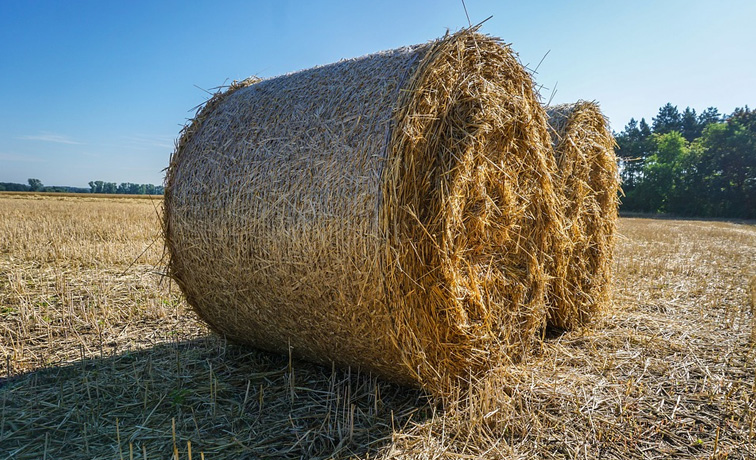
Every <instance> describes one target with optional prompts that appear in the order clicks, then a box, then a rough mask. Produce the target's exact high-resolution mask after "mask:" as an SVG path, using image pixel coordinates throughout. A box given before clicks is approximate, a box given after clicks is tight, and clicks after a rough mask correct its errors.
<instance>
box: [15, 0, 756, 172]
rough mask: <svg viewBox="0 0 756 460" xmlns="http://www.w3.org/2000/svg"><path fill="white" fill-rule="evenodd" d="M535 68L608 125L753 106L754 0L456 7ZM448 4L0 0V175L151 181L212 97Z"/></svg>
mask: <svg viewBox="0 0 756 460" xmlns="http://www.w3.org/2000/svg"><path fill="white" fill-rule="evenodd" d="M466 4H467V9H468V12H469V14H470V19H471V20H472V22H473V23H477V22H480V21H482V20H483V19H485V18H487V17H488V16H491V15H493V18H492V19H490V20H489V21H488V22H486V23H485V25H484V26H483V29H482V32H484V33H487V34H490V35H495V36H499V37H501V38H503V39H504V40H505V41H506V42H509V43H511V44H512V47H513V49H514V50H515V51H517V52H518V53H519V55H520V59H521V60H522V62H523V63H524V64H528V65H529V66H530V67H531V68H534V67H535V66H536V65H537V64H538V63H539V61H541V59H542V58H543V57H544V55H546V54H547V53H548V55H547V56H546V58H545V59H544V61H543V63H542V64H541V65H540V67H539V68H538V73H537V75H536V80H537V82H538V84H540V85H543V87H544V88H543V90H542V94H543V97H544V99H546V100H548V99H549V98H551V97H552V93H554V89H555V88H556V92H555V93H554V94H553V101H554V102H572V101H575V100H577V99H589V100H597V101H598V102H600V103H601V106H602V108H603V110H604V112H605V113H606V115H607V116H608V117H609V118H610V120H611V123H612V127H613V128H614V129H615V130H618V131H619V130H621V129H622V127H623V126H624V125H625V124H626V123H627V121H628V120H629V119H630V117H636V118H640V117H646V118H647V119H649V121H650V119H651V117H653V116H654V115H655V114H656V112H657V110H658V108H659V107H660V106H662V105H663V104H665V103H666V102H672V104H675V105H677V106H679V107H680V108H681V109H682V108H684V107H685V106H691V107H693V108H695V109H696V110H697V111H701V110H703V109H705V108H706V107H709V106H715V107H717V108H719V109H720V111H721V112H723V113H729V112H731V111H732V110H733V109H734V108H735V107H741V106H744V105H746V104H748V105H749V106H751V107H753V106H756V45H754V43H756V28H755V27H753V23H754V20H756V2H754V1H751V0H743V1H735V0H729V1H728V0H722V1H719V2H713V1H696V0H688V1H676V0H666V1H664V0H658V1H650V0H649V1H646V0H636V1H634V2H617V1H579V0H574V1H568V0H563V1H529V2H526V1H518V2H514V1H484V0H466ZM466 25H467V19H466V17H465V13H464V10H463V8H462V3H461V1H460V0H437V1H411V0H404V1H395V0H387V1H364V2H362V1H360V2H358V1H321V2H317V1H288V2H287V1H272V0H271V1H268V0H260V1H237V2H222V1H217V2H209V1H208V2H200V1H194V2H193V1H175V2H170V1H166V2H161V1H156V0H153V1H135V0H131V1H128V2H116V1H104V0H99V1H77V0H60V1H32V0H0V182H26V179H27V178H29V177H35V178H39V179H41V180H42V182H43V183H45V184H46V185H74V186H86V184H87V182H88V181H89V180H95V179H99V180H105V181H111V182H119V183H120V182H138V183H154V184H159V183H162V179H163V172H162V170H163V168H165V167H166V166H167V163H168V158H169V156H170V153H171V151H172V149H173V142H174V139H175V138H176V136H177V135H178V133H179V131H180V129H181V126H182V125H183V124H184V123H185V122H186V120H187V119H188V118H190V117H191V116H192V115H193V113H194V112H193V111H192V109H193V108H194V107H196V106H197V105H199V104H201V103H202V102H203V101H205V100H206V99H207V97H208V94H207V93H206V92H205V91H204V90H203V89H212V88H214V87H217V86H219V85H222V84H224V83H228V82H230V81H232V80H234V79H236V80H240V79H243V78H246V77H248V76H250V75H258V76H261V77H271V76H275V75H279V74H282V73H286V72H291V71H295V70H299V69H303V68H308V67H312V66H315V65H319V64H326V63H329V62H333V61H337V60H339V59H342V58H349V57H355V56H360V55H363V54H367V53H371V52H375V51H379V50H382V49H390V48H396V47H399V46H403V45H409V44H415V43H422V42H426V41H428V40H431V39H433V38H436V37H439V36H441V35H443V34H444V32H445V31H446V30H447V29H451V30H452V31H454V30H458V29H459V28H461V27H464V26H466Z"/></svg>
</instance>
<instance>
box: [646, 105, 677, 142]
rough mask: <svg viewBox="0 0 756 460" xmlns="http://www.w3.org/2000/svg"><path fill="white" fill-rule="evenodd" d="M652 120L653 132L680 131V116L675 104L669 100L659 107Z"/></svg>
mask: <svg viewBox="0 0 756 460" xmlns="http://www.w3.org/2000/svg"><path fill="white" fill-rule="evenodd" d="M653 121H654V123H653V130H654V134H666V133H670V132H672V131H678V132H681V131H682V116H681V115H680V112H679V111H678V110H677V106H674V105H672V104H670V103H669V102H667V104H666V105H665V106H664V107H662V108H660V109H659V113H658V114H657V115H656V116H655V117H654V120H653Z"/></svg>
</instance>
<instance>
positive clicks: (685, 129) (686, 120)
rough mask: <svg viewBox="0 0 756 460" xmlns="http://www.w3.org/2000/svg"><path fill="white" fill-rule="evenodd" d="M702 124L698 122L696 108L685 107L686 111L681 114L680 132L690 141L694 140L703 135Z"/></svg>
mask: <svg viewBox="0 0 756 460" xmlns="http://www.w3.org/2000/svg"><path fill="white" fill-rule="evenodd" d="M701 130H702V128H701V125H699V124H698V117H697V116H696V111H695V109H691V108H690V107H685V111H684V112H683V113H682V115H681V116H680V132H681V133H682V135H683V137H684V138H685V140H686V141H688V142H693V140H695V139H696V138H698V137H699V136H701Z"/></svg>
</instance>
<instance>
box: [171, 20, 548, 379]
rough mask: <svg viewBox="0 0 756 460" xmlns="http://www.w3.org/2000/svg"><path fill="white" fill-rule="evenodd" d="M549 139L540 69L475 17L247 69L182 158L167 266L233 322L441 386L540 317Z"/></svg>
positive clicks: (198, 299) (506, 352)
mask: <svg viewBox="0 0 756 460" xmlns="http://www.w3.org/2000/svg"><path fill="white" fill-rule="evenodd" d="M549 143H550V137H549V133H548V128H547V121H546V116H545V112H544V111H543V109H542V108H541V107H540V105H539V102H538V100H537V97H536V96H535V95H534V91H533V82H532V81H531V78H530V76H529V75H528V73H527V72H526V71H525V70H524V69H523V68H522V66H521V65H520V64H519V62H518V60H517V58H516V56H515V55H514V54H513V52H512V51H511V50H510V49H509V47H507V46H505V45H503V44H502V43H501V42H500V41H499V40H498V39H495V38H490V37H487V36H484V35H481V34H478V33H477V32H474V31H470V30H466V31H463V32H459V33H457V34H454V35H451V36H447V37H445V38H443V39H440V40H437V41H435V42H432V43H429V44H424V45H418V46H412V47H407V48H401V49H396V50H392V51H386V52H381V53H377V54H373V55H369V56H365V57H361V58H358V59H351V60H344V61H340V62H338V63H335V64H331V65H326V66H322V67H317V68H313V69H308V70H304V71H300V72H296V73H293V74H289V75H284V76H281V77H276V78H271V79H267V80H263V81H259V82H255V81H247V82H242V83H239V84H235V85H233V86H232V87H231V88H230V89H229V90H228V91H226V92H224V93H222V94H218V95H217V96H216V97H214V98H213V99H212V100H211V101H209V103H208V104H207V105H206V106H205V107H204V108H203V109H201V110H200V112H199V113H198V115H197V117H196V118H195V120H194V121H193V122H192V123H191V124H190V125H188V126H187V127H186V128H185V130H184V132H183V134H182V137H181V138H180V140H179V143H178V146H177V149H176V151H175V153H174V155H173V156H172V158H171V163H170V166H169V168H168V172H167V176H166V193H165V222H164V229H165V237H166V246H167V248H168V250H169V254H170V264H169V268H170V273H171V275H172V276H173V278H174V279H175V280H176V281H177V282H178V284H179V286H180V287H181V289H182V290H183V292H184V294H185V295H186V298H187V300H188V302H189V304H190V305H191V306H192V307H193V308H194V309H195V310H196V312H197V313H198V314H199V316H200V317H201V318H203V319H204V320H205V321H206V322H207V323H208V324H209V325H210V326H211V327H212V328H213V329H215V330H216V331H218V332H219V333H221V334H224V335H226V336H227V337H228V338H229V339H232V340H235V341H239V342H243V343H247V344H251V345H254V346H256V347H259V348H263V349H267V350H272V351H280V352H287V351H290V352H291V353H292V354H293V355H294V356H298V357H300V358H304V359H307V360H312V361H316V362H321V363H330V362H335V363H336V364H338V365H341V366H353V367H359V368H362V369H363V370H367V371H371V372H375V373H378V374H380V375H383V376H385V377H387V378H390V379H392V380H396V381H400V382H411V383H415V384H421V385H423V386H424V387H425V388H427V389H429V390H430V391H432V392H435V393H437V394H444V393H445V392H447V391H448V390H449V389H450V388H451V386H450V385H451V384H453V383H455V382H456V381H458V380H460V379H465V378H468V377H469V376H471V375H475V374H478V373H479V372H481V371H484V370H485V369H488V368H490V367H492V366H495V365H497V364H499V363H501V362H503V361H504V360H516V359H520V358H521V357H522V356H523V355H524V354H525V353H526V352H527V350H528V348H529V347H530V345H531V344H532V341H533V340H534V337H535V336H536V332H537V331H539V330H540V328H542V327H543V325H544V323H545V318H546V311H545V282H546V277H545V272H544V267H545V263H546V258H547V257H546V256H547V251H548V247H549V244H550V242H551V241H552V240H553V236H552V235H553V234H556V233H559V231H558V226H559V225H560V222H559V217H558V216H559V208H558V204H557V196H556V192H555V190H554V187H553V184H552V180H553V179H552V174H553V173H554V169H555V163H554V160H553V157H552V154H551V149H550V145H549Z"/></svg>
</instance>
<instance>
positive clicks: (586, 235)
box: [547, 101, 620, 329]
mask: <svg viewBox="0 0 756 460" xmlns="http://www.w3.org/2000/svg"><path fill="white" fill-rule="evenodd" d="M547 114H548V117H549V126H550V130H551V136H552V144H553V148H554V156H555V159H556V162H557V174H556V180H555V184H556V188H557V190H558V193H559V194H560V202H561V203H562V216H563V224H564V225H563V228H564V230H565V232H566V235H565V236H566V237H564V238H556V239H555V242H554V244H553V246H552V255H553V260H552V263H551V264H550V269H549V271H550V272H551V274H552V277H553V278H552V280H551V281H550V282H549V288H548V291H549V292H548V297H547V298H548V304H549V320H548V322H549V324H551V325H553V326H556V327H559V328H562V329H573V328H575V327H578V326H581V325H584V324H586V323H587V322H588V321H589V320H590V319H591V318H592V317H593V316H594V315H595V314H596V313H598V312H600V311H602V310H603V309H604V308H605V307H606V306H607V305H608V304H609V302H610V293H611V282H612V280H611V270H612V260H613V257H612V256H613V251H614V234H615V231H616V226H617V217H618V214H617V210H618V206H619V200H618V195H617V194H618V191H619V184H620V182H619V175H618V171H617V159H616V156H615V154H614V138H613V136H612V134H611V132H610V130H609V123H608V122H607V120H606V118H605V117H604V115H603V114H602V113H601V110H600V108H599V106H598V104H596V103H595V102H586V101H578V102H577V103H574V104H562V105H557V106H552V107H548V108H547Z"/></svg>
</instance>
